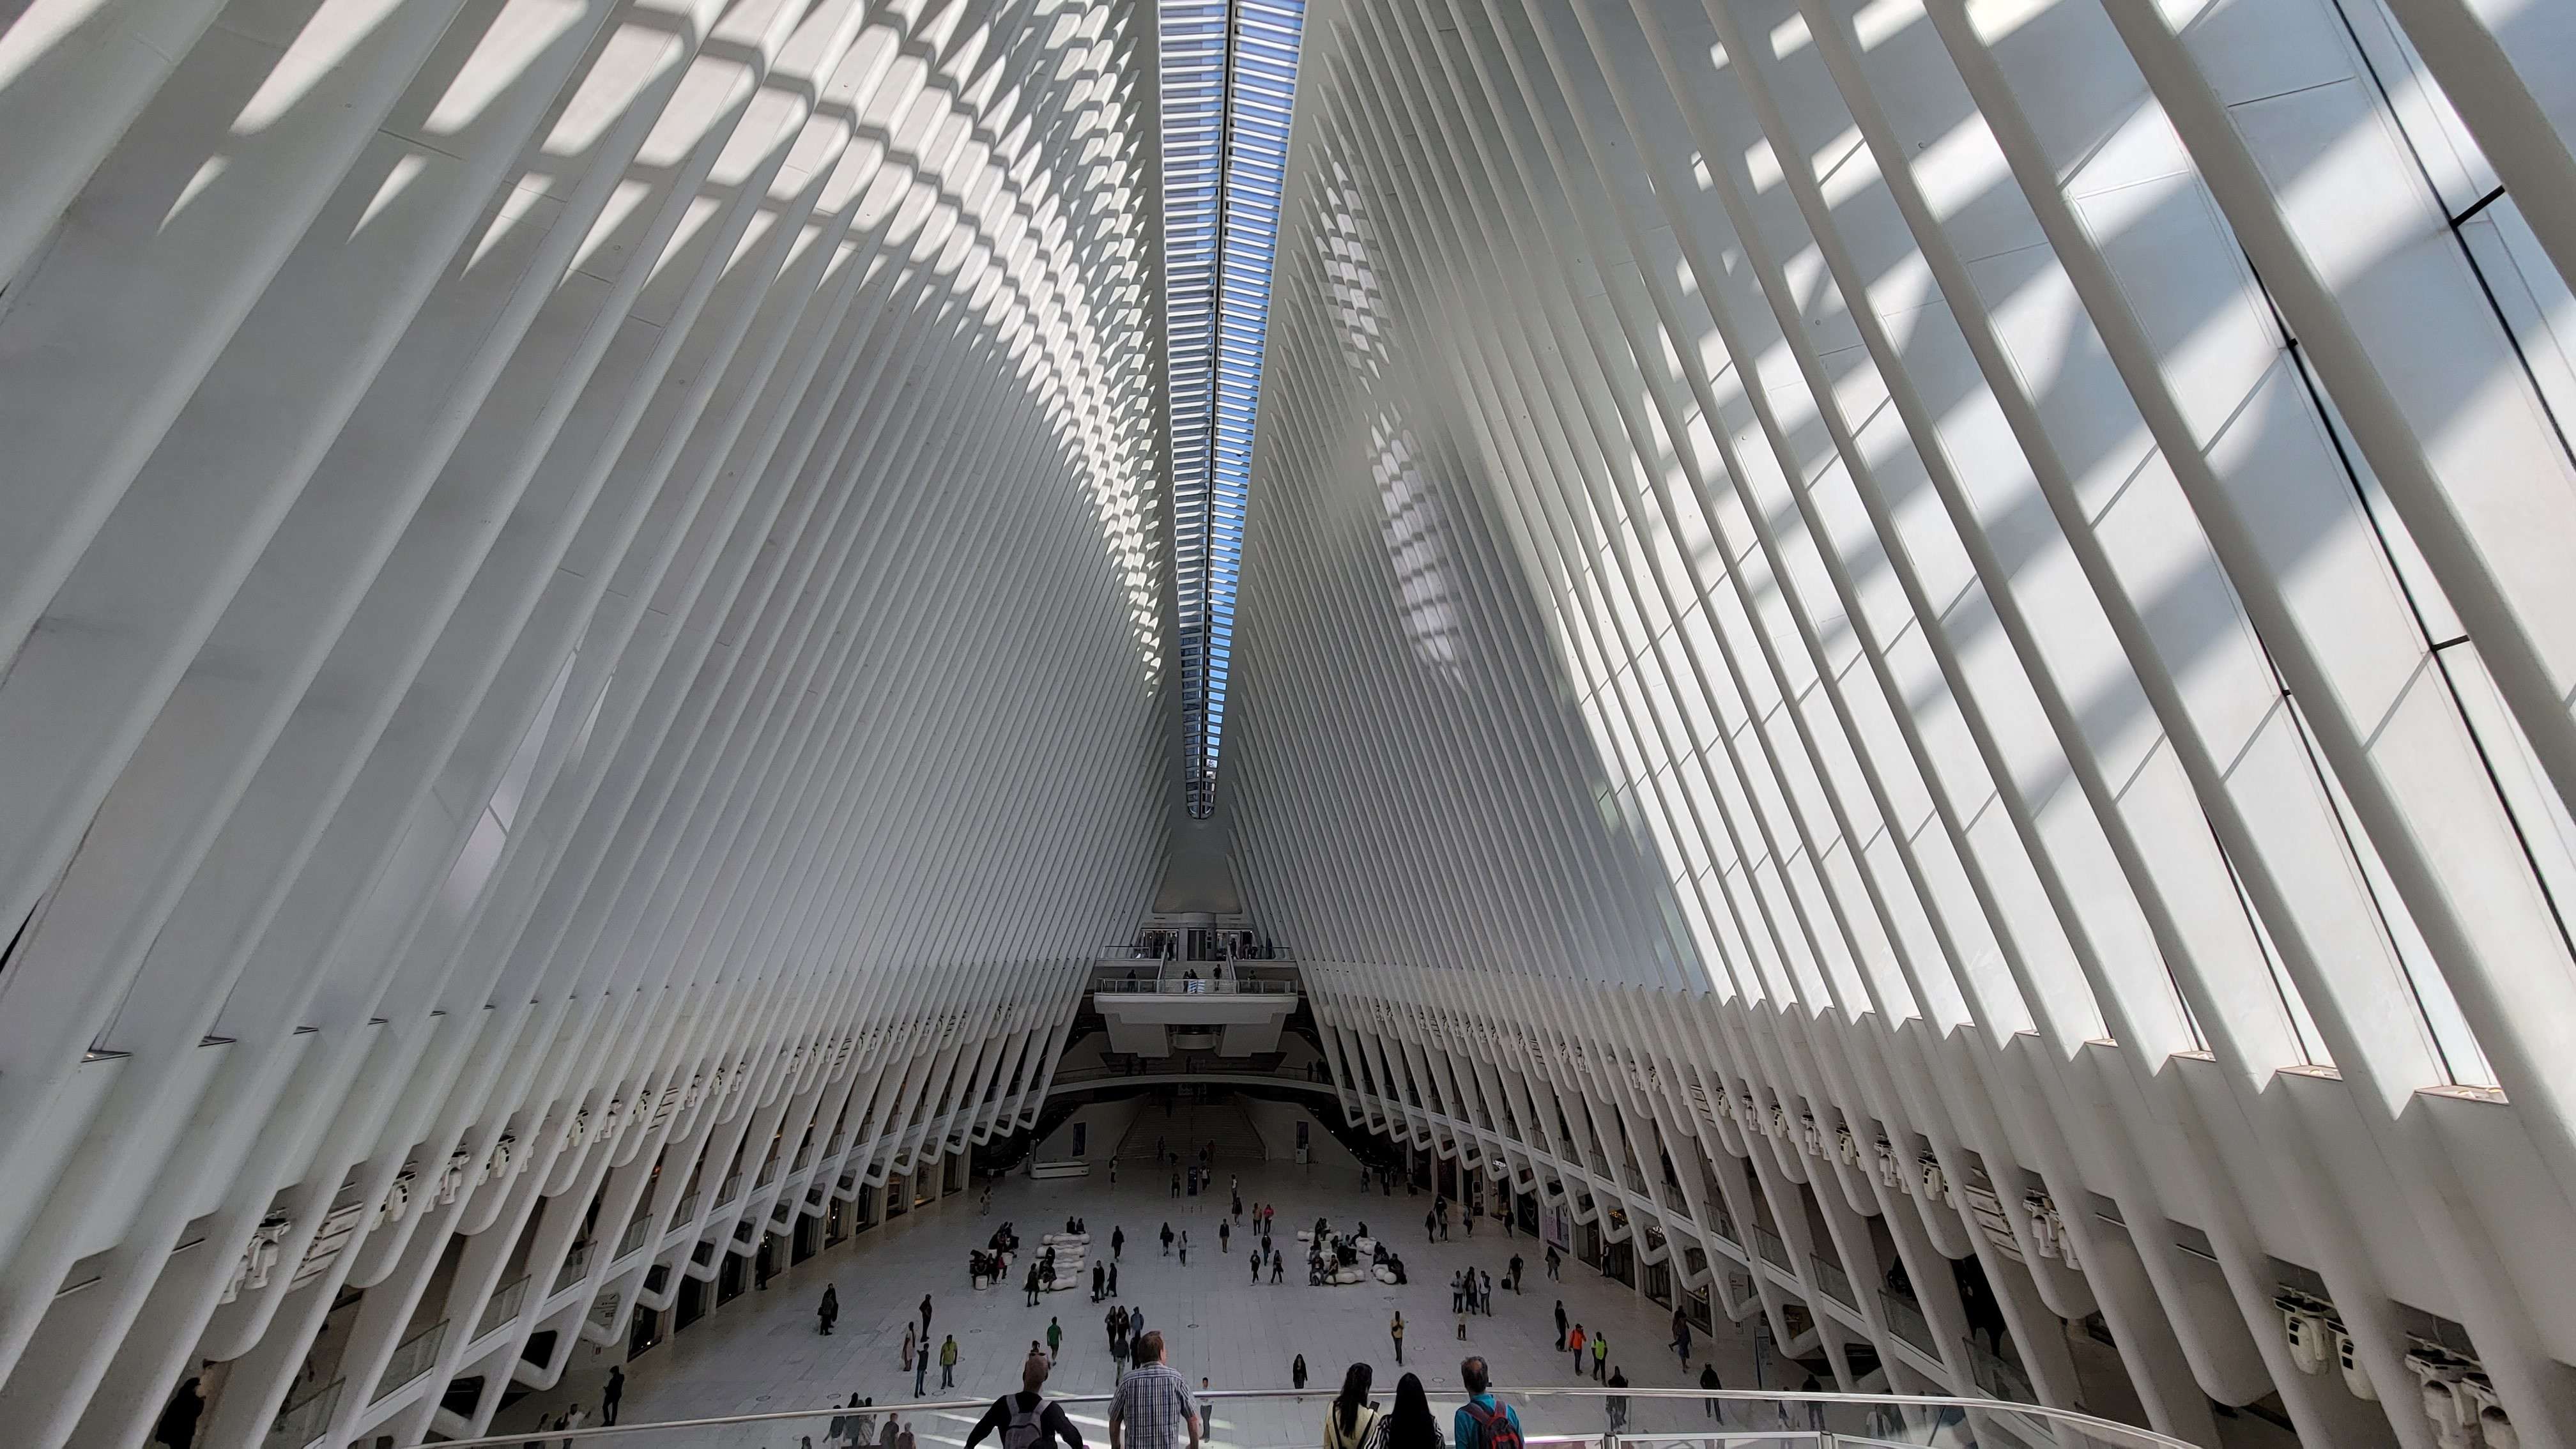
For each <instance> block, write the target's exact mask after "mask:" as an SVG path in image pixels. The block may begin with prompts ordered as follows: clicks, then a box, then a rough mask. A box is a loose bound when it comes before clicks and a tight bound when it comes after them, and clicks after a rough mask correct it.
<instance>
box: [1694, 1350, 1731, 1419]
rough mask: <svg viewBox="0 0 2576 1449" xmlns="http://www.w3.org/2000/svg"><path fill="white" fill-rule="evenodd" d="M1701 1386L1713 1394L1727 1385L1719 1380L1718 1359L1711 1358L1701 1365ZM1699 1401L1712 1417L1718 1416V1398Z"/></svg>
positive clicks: (1704, 1390) (1703, 1389)
mask: <svg viewBox="0 0 2576 1449" xmlns="http://www.w3.org/2000/svg"><path fill="white" fill-rule="evenodd" d="M1699 1386H1700V1388H1701V1390H1702V1391H1703V1392H1706V1393H1711V1394H1714V1393H1716V1392H1717V1391H1718V1390H1719V1389H1721V1388H1724V1387H1725V1385H1723V1384H1721V1383H1719V1382H1718V1380H1717V1361H1716V1360H1715V1359H1711V1360H1709V1361H1708V1362H1707V1363H1704V1364H1701V1365H1700V1366H1699ZM1699 1402H1700V1407H1701V1408H1703V1409H1706V1410H1707V1411H1708V1416H1709V1417H1710V1418H1712V1419H1714V1418H1716V1417H1717V1400H1715V1399H1702V1400H1700V1401H1699Z"/></svg>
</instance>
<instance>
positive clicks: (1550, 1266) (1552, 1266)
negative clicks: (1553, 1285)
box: [1547, 1248, 1560, 1278]
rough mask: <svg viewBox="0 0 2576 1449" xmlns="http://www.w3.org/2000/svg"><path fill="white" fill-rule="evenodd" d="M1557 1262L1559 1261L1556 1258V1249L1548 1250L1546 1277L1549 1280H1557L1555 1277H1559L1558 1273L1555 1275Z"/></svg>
mask: <svg viewBox="0 0 2576 1449" xmlns="http://www.w3.org/2000/svg"><path fill="white" fill-rule="evenodd" d="M1559 1261H1560V1260H1559V1259H1558V1257H1557V1256H1556V1249H1554V1248H1550V1249H1548V1250H1547V1276H1548V1277H1550V1278H1557V1277H1558V1276H1559V1275H1558V1273H1557V1271H1556V1265H1557V1263H1558V1262H1559Z"/></svg>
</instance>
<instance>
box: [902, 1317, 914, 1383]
mask: <svg viewBox="0 0 2576 1449" xmlns="http://www.w3.org/2000/svg"><path fill="white" fill-rule="evenodd" d="M913 1348H914V1341H913V1337H912V1325H911V1324H909V1323H907V1324H905V1325H904V1326H903V1371H904V1372H905V1373H910V1372H912V1355H913Z"/></svg>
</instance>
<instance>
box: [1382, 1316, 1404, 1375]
mask: <svg viewBox="0 0 2576 1449" xmlns="http://www.w3.org/2000/svg"><path fill="white" fill-rule="evenodd" d="M1386 1336H1387V1337H1389V1338H1391V1339H1394V1340H1395V1361H1396V1362H1397V1363H1402V1362H1404V1310H1403V1309H1401V1308H1399V1309H1397V1310H1395V1320H1394V1321H1393V1322H1391V1323H1389V1324H1388V1325H1387V1326H1386Z"/></svg>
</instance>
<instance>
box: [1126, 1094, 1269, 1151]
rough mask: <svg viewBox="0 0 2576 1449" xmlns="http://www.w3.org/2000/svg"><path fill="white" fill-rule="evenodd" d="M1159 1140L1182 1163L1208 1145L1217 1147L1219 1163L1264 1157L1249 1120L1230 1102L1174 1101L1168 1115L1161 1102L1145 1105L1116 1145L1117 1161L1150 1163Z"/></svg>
mask: <svg viewBox="0 0 2576 1449" xmlns="http://www.w3.org/2000/svg"><path fill="white" fill-rule="evenodd" d="M1158 1140H1159V1141H1160V1142H1162V1144H1163V1147H1164V1150H1165V1151H1167V1152H1175V1153H1178V1154H1180V1158H1181V1161H1182V1162H1183V1163H1188V1162H1190V1161H1192V1160H1193V1158H1192V1157H1191V1154H1192V1153H1194V1152H1196V1151H1197V1150H1198V1149H1199V1148H1200V1147H1202V1146H1204V1145H1206V1144H1207V1143H1210V1142H1213V1143H1215V1144H1216V1156H1217V1160H1218V1161H1219V1162H1257V1161H1259V1160H1260V1159H1261V1158H1262V1157H1264V1156H1265V1155H1267V1154H1266V1153H1265V1152H1264V1151H1263V1148H1262V1142H1261V1133H1260V1132H1259V1131H1258V1130H1256V1129H1255V1128H1254V1127H1253V1125H1252V1118H1251V1117H1250V1116H1249V1115H1247V1114H1246V1113H1245V1112H1244V1110H1243V1108H1241V1107H1240V1106H1237V1105H1236V1104H1235V1103H1233V1102H1231V1101H1225V1102H1175V1103H1173V1104H1172V1109H1171V1111H1170V1112H1169V1113H1168V1114H1167V1113H1165V1112H1164V1110H1163V1106H1162V1104H1161V1103H1159V1102H1153V1101H1148V1102H1146V1103H1145V1104H1144V1105H1143V1106H1142V1107H1140V1108H1139V1109H1138V1110H1137V1112H1136V1120H1135V1123H1134V1125H1132V1126H1130V1127H1129V1128H1128V1129H1127V1136H1126V1137H1125V1139H1124V1140H1122V1141H1120V1142H1119V1144H1118V1160H1119V1161H1121V1162H1151V1161H1153V1160H1154V1144H1155V1142H1156V1141H1158Z"/></svg>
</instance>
